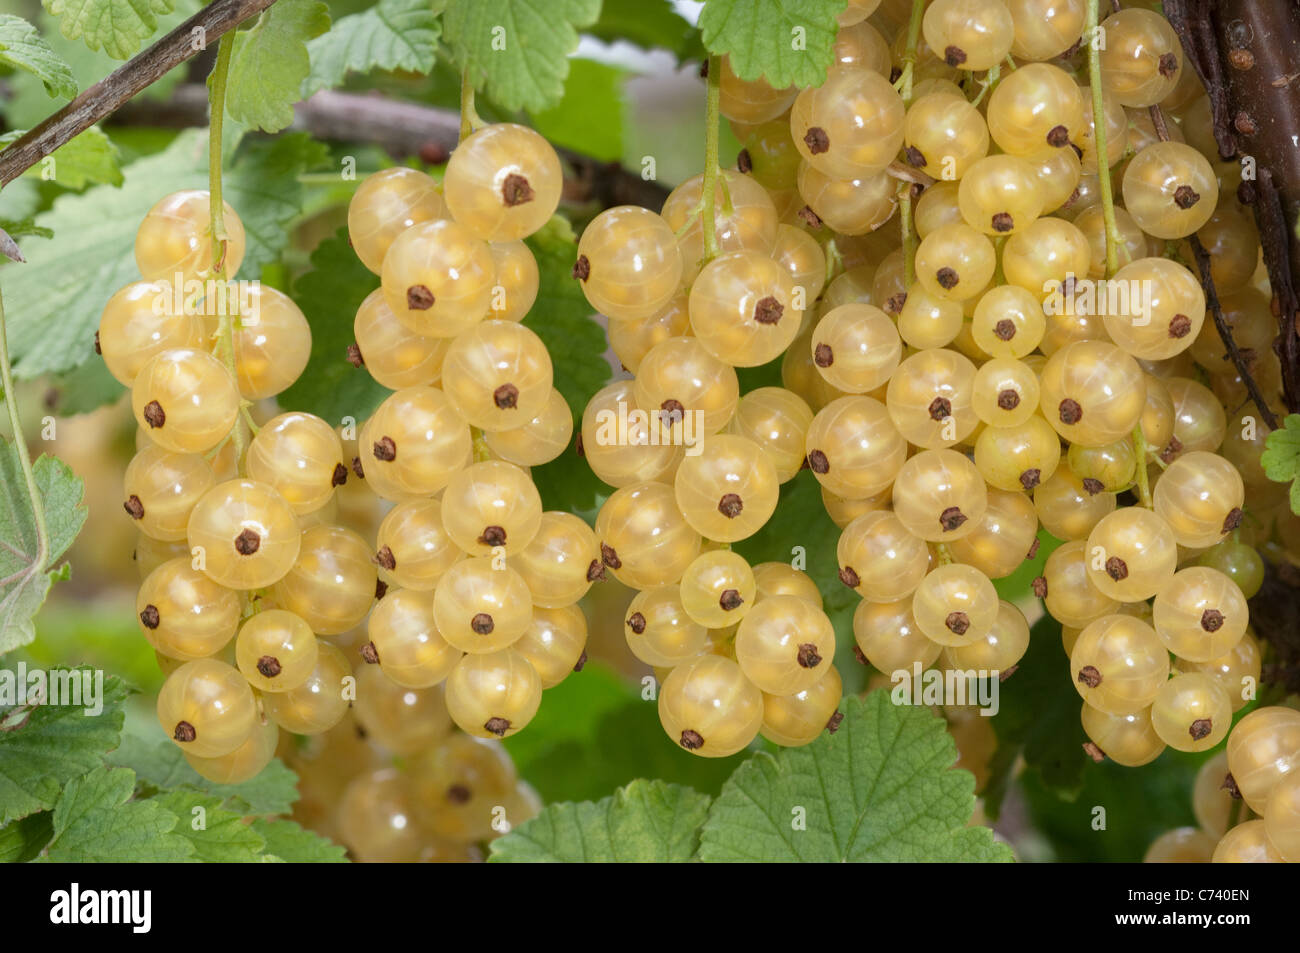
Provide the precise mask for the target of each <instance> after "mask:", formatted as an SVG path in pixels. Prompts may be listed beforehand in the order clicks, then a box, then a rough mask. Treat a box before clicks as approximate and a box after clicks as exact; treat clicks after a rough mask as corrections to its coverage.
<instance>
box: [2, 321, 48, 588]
mask: <svg viewBox="0 0 1300 953" xmlns="http://www.w3.org/2000/svg"><path fill="white" fill-rule="evenodd" d="M0 387H3V388H4V394H3V397H4V402H5V408H6V409H7V410H8V411H9V426H10V427H11V428H12V429H13V432H14V447H16V448H17V450H18V463H19V465H20V466H21V467H22V470H23V480H24V482H26V484H27V495H28V496H29V497H31V500H32V522H34V523H35V524H36V556H35V559H34V561H33V565H34V566H35V567H36V571H37V572H44V571H45V564H46V563H47V562H49V559H50V531H49V528H48V527H47V526H46V525H45V501H44V500H42V499H41V491H40V490H39V489H37V487H36V471H35V470H33V469H32V456H31V454H30V453H29V452H28V451H27V441H26V440H24V439H23V422H22V420H20V419H19V417H18V400H17V395H16V392H15V391H14V373H13V368H12V367H10V366H9V339H8V336H7V335H6V331H5V306H4V299H3V298H0Z"/></svg>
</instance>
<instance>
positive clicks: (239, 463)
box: [208, 33, 248, 475]
mask: <svg viewBox="0 0 1300 953" xmlns="http://www.w3.org/2000/svg"><path fill="white" fill-rule="evenodd" d="M234 48H235V35H234V34H233V33H227V34H226V35H225V36H223V37H222V38H221V42H220V43H219V44H218V45H217V61H216V63H215V64H214V65H213V67H212V76H211V77H210V82H209V86H208V90H209V91H208V103H209V111H210V114H211V119H210V120H209V123H208V214H209V215H210V217H211V223H212V224H211V228H212V259H213V260H212V278H213V281H214V282H215V283H216V285H217V286H218V287H221V286H222V285H223V284H224V282H225V280H226V241H227V239H226V224H225V208H226V203H225V200H224V199H223V198H222V194H221V171H222V167H221V161H222V156H221V147H222V138H221V137H222V129H223V128H224V127H225V119H226V79H227V77H228V76H229V75H230V57H231V53H232V52H233V51H234ZM222 293H223V294H224V293H227V292H225V291H223V292H222ZM229 310H230V309H229V308H223V309H222V311H223V314H222V315H221V318H220V320H219V321H218V323H217V350H218V351H219V352H220V356H221V359H222V360H223V361H224V362H225V365H226V370H228V371H229V372H230V378H231V380H233V381H236V382H238V380H239V369H238V368H237V367H236V366H235V322H234V321H233V320H232V319H231V315H230V314H229ZM230 437H231V439H232V440H233V441H234V442H235V468H236V471H237V472H238V473H239V474H240V475H243V472H244V451H245V449H246V448H247V443H248V441H247V435H246V434H245V433H244V423H243V421H242V420H239V419H237V420H236V421H235V426H234V427H233V428H232V429H231V431H230Z"/></svg>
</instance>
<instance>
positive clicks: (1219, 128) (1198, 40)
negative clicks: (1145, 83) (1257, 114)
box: [1164, 0, 1237, 159]
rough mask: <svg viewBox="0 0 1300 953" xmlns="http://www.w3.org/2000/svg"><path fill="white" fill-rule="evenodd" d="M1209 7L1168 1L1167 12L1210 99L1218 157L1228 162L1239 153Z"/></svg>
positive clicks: (1198, 1) (1197, 0)
mask: <svg viewBox="0 0 1300 953" xmlns="http://www.w3.org/2000/svg"><path fill="white" fill-rule="evenodd" d="M1210 7H1211V2H1210V0H1166V3H1165V4H1164V11H1165V17H1166V18H1167V19H1168V20H1169V23H1170V25H1171V26H1172V27H1173V28H1174V32H1175V33H1177V34H1178V38H1179V39H1180V40H1181V41H1182V44H1183V51H1184V53H1185V54H1186V57H1187V60H1188V62H1190V63H1191V64H1192V68H1193V69H1195V70H1196V75H1197V76H1199V77H1200V78H1201V83H1202V84H1203V85H1204V86H1205V89H1206V93H1207V95H1208V96H1209V97H1210V112H1211V114H1212V116H1213V117H1214V141H1215V142H1217V143H1218V144H1219V155H1220V156H1221V157H1222V158H1224V159H1227V158H1230V157H1231V156H1234V155H1236V154H1237V140H1236V138H1235V137H1234V136H1233V134H1232V124H1231V115H1230V113H1229V110H1228V84H1227V83H1226V82H1225V81H1224V76H1223V59H1222V58H1221V57H1220V56H1219V42H1218V39H1217V38H1216V37H1215V34H1214V27H1213V25H1212V24H1211V22H1210Z"/></svg>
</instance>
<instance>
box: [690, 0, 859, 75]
mask: <svg viewBox="0 0 1300 953" xmlns="http://www.w3.org/2000/svg"><path fill="white" fill-rule="evenodd" d="M844 5H845V0H707V2H706V3H705V4H704V9H703V10H702V11H701V12H700V32H701V34H702V35H703V38H704V45H705V46H706V47H708V49H709V51H710V52H712V53H715V54H719V55H724V54H725V55H726V56H727V57H728V58H729V59H730V61H731V68H732V70H733V71H735V73H736V75H737V76H739V77H740V78H741V79H757V78H758V77H759V76H763V77H764V78H766V79H767V81H768V82H769V83H771V84H772V85H773V86H774V87H776V88H777V89H784V88H786V87H787V86H820V85H821V84H822V83H823V82H824V81H825V80H826V71H827V70H828V69H830V65H831V60H832V59H833V56H832V53H831V44H832V43H834V42H835V32H836V30H837V29H838V26H837V24H836V22H835V17H836V14H838V13H840V12H842V11H843V10H844Z"/></svg>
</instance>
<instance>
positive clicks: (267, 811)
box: [108, 722, 298, 817]
mask: <svg viewBox="0 0 1300 953" xmlns="http://www.w3.org/2000/svg"><path fill="white" fill-rule="evenodd" d="M148 727H149V728H150V729H154V728H156V726H155V725H153V724H152V722H151V723H150V724H149V725H148ZM108 761H109V763H110V764H115V765H120V766H121V767H124V768H130V769H131V770H132V771H134V772H135V774H136V776H137V777H139V779H140V780H141V781H143V782H145V783H146V784H149V785H151V786H152V787H155V788H158V789H160V790H167V789H171V788H189V789H192V790H194V791H202V792H204V793H205V794H208V795H211V796H213V797H215V798H217V800H218V801H219V803H220V804H221V806H222V807H223V808H225V809H227V810H230V811H233V812H235V813H236V814H239V815H240V816H245V817H246V816H250V815H275V814H288V813H289V812H290V811H291V810H292V809H293V804H294V802H295V801H297V800H298V776H297V775H296V774H294V773H293V772H292V771H290V770H289V769H288V768H286V767H285V766H284V762H282V761H280V760H279V759H278V758H277V759H276V760H274V761H272V762H271V763H270V764H268V765H267V766H266V767H265V768H263V769H262V772H261V774H259V775H257V777H255V778H251V779H250V780H248V781H244V782H243V783H242V784H218V783H216V782H215V781H209V780H208V779H207V778H205V777H203V776H202V775H201V774H199V773H198V772H197V771H195V770H194V769H193V768H191V767H190V765H189V762H187V761H186V760H185V755H184V754H183V753H182V752H181V749H180V748H178V747H177V746H176V745H174V744H172V743H171V742H170V741H167V740H162V741H159V740H157V739H156V737H149V738H142V737H140V736H139V735H136V734H134V733H131V732H128V733H126V734H124V735H123V736H122V743H121V745H119V746H118V748H117V750H115V751H113V752H112V753H111V754H110V755H109V756H108Z"/></svg>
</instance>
